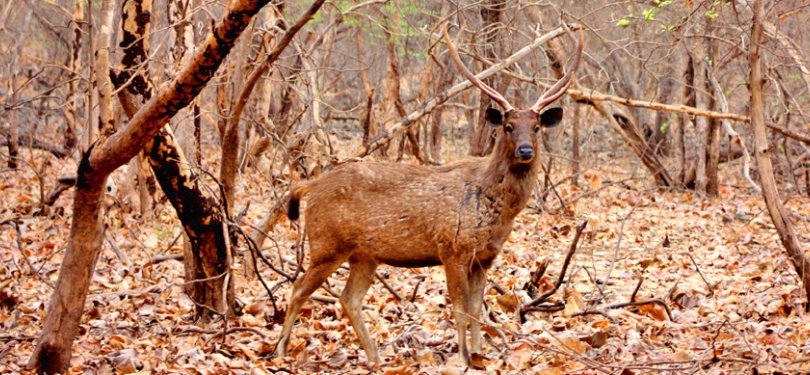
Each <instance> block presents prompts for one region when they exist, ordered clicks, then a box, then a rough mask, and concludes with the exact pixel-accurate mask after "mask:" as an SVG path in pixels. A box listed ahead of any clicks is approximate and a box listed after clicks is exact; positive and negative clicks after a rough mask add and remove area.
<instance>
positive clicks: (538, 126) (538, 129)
mask: <svg viewBox="0 0 810 375" xmlns="http://www.w3.org/2000/svg"><path fill="white" fill-rule="evenodd" d="M539 131H540V125H535V126H534V132H535V133H537V132H539Z"/></svg>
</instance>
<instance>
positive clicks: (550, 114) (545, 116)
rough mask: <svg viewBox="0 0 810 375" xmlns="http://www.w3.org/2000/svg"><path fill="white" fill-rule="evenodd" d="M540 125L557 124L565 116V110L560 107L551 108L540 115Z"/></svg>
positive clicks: (549, 125) (547, 126) (550, 125)
mask: <svg viewBox="0 0 810 375" xmlns="http://www.w3.org/2000/svg"><path fill="white" fill-rule="evenodd" d="M539 116H540V125H542V126H543V127H545V128H553V127H555V126H557V125H558V124H559V123H560V121H562V118H563V110H562V108H560V107H554V108H549V109H547V110H545V111H543V113H541V114H540V115H539Z"/></svg>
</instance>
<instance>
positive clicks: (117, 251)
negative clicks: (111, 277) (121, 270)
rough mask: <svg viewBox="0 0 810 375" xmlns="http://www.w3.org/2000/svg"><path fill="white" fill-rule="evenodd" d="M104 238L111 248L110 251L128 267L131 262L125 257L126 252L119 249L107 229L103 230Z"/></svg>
mask: <svg viewBox="0 0 810 375" xmlns="http://www.w3.org/2000/svg"><path fill="white" fill-rule="evenodd" d="M104 238H105V239H106V240H107V243H108V244H110V248H112V251H113V252H114V253H115V255H116V256H117V257H118V260H120V261H121V263H123V264H124V266H125V267H127V268H129V266H131V265H132V263H130V262H129V259H128V258H127V256H126V254H124V253H123V252H122V251H121V248H119V247H118V244H117V243H115V239H114V238H113V236H112V234H111V233H110V231H107V230H105V231H104Z"/></svg>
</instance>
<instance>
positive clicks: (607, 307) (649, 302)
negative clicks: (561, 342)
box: [571, 298, 675, 321]
mask: <svg viewBox="0 0 810 375" xmlns="http://www.w3.org/2000/svg"><path fill="white" fill-rule="evenodd" d="M653 304H658V305H661V306H663V307H664V310H666V312H667V317H668V318H669V320H671V321H675V320H674V319H672V311H671V310H670V309H669V306H667V303H666V302H664V300H662V299H660V298H651V299H645V300H641V301H628V302H618V303H612V304H609V305H604V306H599V307H596V308H592V309H588V310H585V311H580V312H577V313H574V314H572V315H571V316H572V317H574V316H584V315H588V314H594V313H596V311H598V310H610V309H620V308H622V307H629V306H645V305H653Z"/></svg>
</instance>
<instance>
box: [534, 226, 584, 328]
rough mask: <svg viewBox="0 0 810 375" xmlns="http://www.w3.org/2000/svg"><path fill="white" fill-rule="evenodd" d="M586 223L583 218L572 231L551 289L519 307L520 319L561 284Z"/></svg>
mask: <svg viewBox="0 0 810 375" xmlns="http://www.w3.org/2000/svg"><path fill="white" fill-rule="evenodd" d="M587 225H588V220H585V221H584V222H582V224H580V226H578V227H577V230H576V232H575V233H574V239H573V240H572V241H571V247H570V248H569V249H568V254H566V255H565V260H564V261H563V265H562V269H561V270H560V274H559V276H558V277H557V281H556V282H555V283H554V288H552V289H551V290H549V291H547V292H545V293H543V294H541V295H540V296H539V297H537V298H535V299H533V300H532V301H531V302H529V303H528V304H526V305H525V306H522V307H521V308H520V319H521V320H524V319H525V316H526V312H528V311H529V310H527V309H528V308H530V307H533V306H537V305H538V304H539V303H541V302H543V301H545V300H547V299H548V297H551V295H552V294H554V293H555V292H556V291H557V289H559V288H560V286H561V285H562V282H563V278H564V277H565V272H566V271H567V270H568V265H569V264H570V263H571V258H573V257H574V253H575V252H576V251H577V244H578V243H579V238H580V235H581V234H582V231H583V230H584V229H585V226H587Z"/></svg>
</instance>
